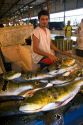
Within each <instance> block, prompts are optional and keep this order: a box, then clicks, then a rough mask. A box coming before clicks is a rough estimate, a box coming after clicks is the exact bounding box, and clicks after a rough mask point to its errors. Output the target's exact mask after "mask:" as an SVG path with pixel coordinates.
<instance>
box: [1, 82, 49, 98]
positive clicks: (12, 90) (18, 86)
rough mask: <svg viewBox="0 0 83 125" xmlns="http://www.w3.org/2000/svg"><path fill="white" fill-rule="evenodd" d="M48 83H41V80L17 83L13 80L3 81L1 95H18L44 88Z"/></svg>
mask: <svg viewBox="0 0 83 125" xmlns="http://www.w3.org/2000/svg"><path fill="white" fill-rule="evenodd" d="M47 84H48V83H46V84H45V83H40V82H39V81H35V82H34V81H32V82H24V83H20V82H19V83H15V82H12V81H3V82H1V83H0V97H2V96H3V97H4V96H16V95H19V94H20V93H22V92H24V91H28V90H32V89H37V88H43V87H45V86H46V85H47Z"/></svg>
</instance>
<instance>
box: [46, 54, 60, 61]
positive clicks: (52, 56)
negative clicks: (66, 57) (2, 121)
mask: <svg viewBox="0 0 83 125" xmlns="http://www.w3.org/2000/svg"><path fill="white" fill-rule="evenodd" d="M48 58H49V59H50V60H51V61H52V63H55V62H56V61H57V60H58V57H56V56H54V55H52V54H48Z"/></svg>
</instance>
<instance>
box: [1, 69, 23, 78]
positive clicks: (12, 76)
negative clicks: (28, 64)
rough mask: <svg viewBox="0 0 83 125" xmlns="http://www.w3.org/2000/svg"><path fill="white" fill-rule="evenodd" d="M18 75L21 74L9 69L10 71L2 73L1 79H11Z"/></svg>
mask: <svg viewBox="0 0 83 125" xmlns="http://www.w3.org/2000/svg"><path fill="white" fill-rule="evenodd" d="M20 76H21V73H20V72H16V71H10V72H6V73H5V74H3V79H5V80H13V79H15V78H18V77H20Z"/></svg>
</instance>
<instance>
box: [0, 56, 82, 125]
mask: <svg viewBox="0 0 83 125" xmlns="http://www.w3.org/2000/svg"><path fill="white" fill-rule="evenodd" d="M82 86H83V68H82V66H80V65H79V63H78V62H77V61H76V59H74V58H69V57H64V58H62V59H61V60H59V61H58V62H56V63H55V64H53V65H50V66H48V67H45V68H44V69H42V70H40V69H38V71H36V72H30V71H29V72H27V73H26V74H23V73H21V72H15V71H11V72H8V73H5V74H2V75H1V76H0V119H1V120H2V125H5V124H7V125H16V124H21V125H28V124H29V125H64V124H65V125H68V124H72V123H71V122H72V121H75V122H77V121H76V119H77V118H78V117H79V118H78V123H81V122H83V121H82V118H83V112H81V114H80V115H79V116H75V117H73V119H72V120H71V121H68V120H67V119H68V118H67V116H68V115H69V113H71V112H72V114H73V112H74V110H75V109H76V108H77V109H78V112H79V110H80V107H79V105H80V106H81V108H82V109H83V100H82V92H80V90H81V88H82ZM81 117H82V118H81ZM75 118H76V119H75ZM3 119H5V120H3ZM69 119H71V117H69ZM12 121H13V122H12ZM68 122H69V123H68ZM75 125H76V124H75ZM77 125H78V124H77Z"/></svg>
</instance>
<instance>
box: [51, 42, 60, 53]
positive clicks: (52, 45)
mask: <svg viewBox="0 0 83 125" xmlns="http://www.w3.org/2000/svg"><path fill="white" fill-rule="evenodd" d="M51 49H52V50H54V51H57V52H62V51H61V50H59V49H58V48H57V47H56V46H55V45H54V44H53V42H52V41H51Z"/></svg>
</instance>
